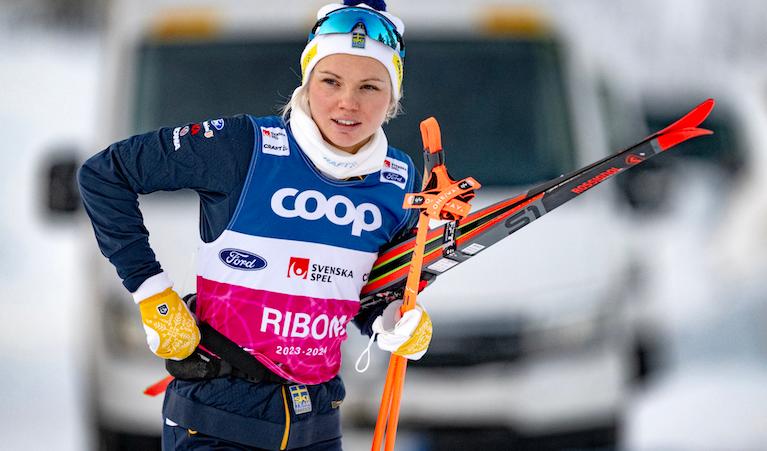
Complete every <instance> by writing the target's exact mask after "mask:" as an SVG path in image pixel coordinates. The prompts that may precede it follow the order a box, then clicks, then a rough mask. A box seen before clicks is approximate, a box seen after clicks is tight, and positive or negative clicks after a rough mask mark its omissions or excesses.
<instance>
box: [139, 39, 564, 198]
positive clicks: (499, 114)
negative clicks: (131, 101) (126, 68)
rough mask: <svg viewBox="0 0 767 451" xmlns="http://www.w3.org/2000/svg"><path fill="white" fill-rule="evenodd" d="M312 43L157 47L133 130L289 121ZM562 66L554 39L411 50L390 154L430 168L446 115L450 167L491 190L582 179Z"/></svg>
mask: <svg viewBox="0 0 767 451" xmlns="http://www.w3.org/2000/svg"><path fill="white" fill-rule="evenodd" d="M304 43H305V41H303V40H301V39H296V40H283V41H274V42H266V41H263V40H259V41H253V42H247V41H243V40H238V41H224V42H214V43H210V42H205V43H184V44H175V43H174V44H170V43H146V44H144V45H143V46H142V47H141V48H140V51H139V64H138V74H137V75H138V77H137V78H138V85H137V87H138V90H137V92H138V95H137V98H136V99H137V104H136V105H135V110H134V111H135V115H134V124H133V126H134V132H136V133H140V132H145V131H149V130H152V129H156V128H158V127H162V126H176V125H178V124H182V123H188V122H198V121H201V120H205V119H211V118H217V117H222V116H228V115H233V114H238V113H251V114H254V115H272V114H279V112H278V110H279V107H280V106H281V105H283V104H284V103H286V102H287V100H288V99H289V97H290V94H291V93H292V91H293V89H294V88H295V87H296V86H297V85H298V83H299V82H300V76H299V68H298V59H299V56H300V54H301V51H302V49H303V46H304ZM563 72H564V67H563V58H562V55H561V54H560V48H559V45H558V43H557V41H554V40H549V39H535V40H524V39H518V38H516V39H510V38H494V39H481V38H469V39H464V40H452V41H451V40H418V39H415V38H414V39H411V40H409V41H408V53H407V58H406V61H405V85H404V93H405V95H404V98H403V102H402V103H403V107H404V111H405V114H404V115H402V116H400V117H398V118H396V119H394V120H393V121H391V122H390V123H389V124H387V125H384V129H385V130H386V134H387V137H388V139H389V143H390V145H393V146H395V147H398V148H401V149H403V150H405V151H407V152H408V153H409V154H410V155H411V157H413V160H414V161H415V162H416V164H417V165H418V166H419V167H420V166H421V164H422V156H421V152H422V149H421V137H420V130H419V123H420V121H421V120H423V119H425V118H427V117H429V116H435V117H436V118H437V120H438V121H439V123H440V126H441V130H442V142H443V144H444V145H445V149H446V150H447V158H448V160H447V161H448V167H449V168H451V172H452V173H454V174H455V176H456V177H464V176H468V175H471V176H473V177H475V178H476V179H477V180H479V181H480V182H481V183H483V184H484V185H486V186H489V185H528V184H532V183H536V182H540V181H543V180H548V179H550V178H553V177H556V176H558V175H560V174H562V173H565V172H568V171H569V170H571V169H573V168H574V167H573V165H574V162H575V157H574V155H573V140H572V131H571V129H570V127H571V123H570V121H569V120H568V117H569V116H568V111H569V110H568V105H567V103H566V100H565V99H566V93H565V83H564V82H563V77H564V74H563Z"/></svg>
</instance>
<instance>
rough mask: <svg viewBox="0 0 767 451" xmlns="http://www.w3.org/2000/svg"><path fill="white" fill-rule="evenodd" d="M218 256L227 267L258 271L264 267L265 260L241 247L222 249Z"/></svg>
mask: <svg viewBox="0 0 767 451" xmlns="http://www.w3.org/2000/svg"><path fill="white" fill-rule="evenodd" d="M218 258H220V259H221V261H222V262H223V263H224V264H225V265H226V266H228V267H230V268H234V269H240V270H243V271H258V270H260V269H264V268H266V260H265V259H264V258H263V257H261V256H259V255H256V254H254V253H252V252H248V251H243V250H241V249H224V250H222V251H221V252H219V254H218Z"/></svg>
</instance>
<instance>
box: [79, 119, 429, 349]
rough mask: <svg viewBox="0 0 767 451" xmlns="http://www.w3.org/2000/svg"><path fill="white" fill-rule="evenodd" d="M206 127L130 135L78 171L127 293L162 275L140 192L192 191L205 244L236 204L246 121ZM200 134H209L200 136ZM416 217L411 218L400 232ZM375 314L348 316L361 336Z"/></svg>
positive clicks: (246, 145)
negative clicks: (195, 197)
mask: <svg viewBox="0 0 767 451" xmlns="http://www.w3.org/2000/svg"><path fill="white" fill-rule="evenodd" d="M211 122H212V121H208V122H206V123H203V124H188V125H186V126H183V127H176V128H161V129H159V130H156V131H153V132H149V133H145V134H142V135H136V136H133V137H131V138H128V139H126V140H123V141H119V142H117V143H114V144H112V145H111V146H109V147H108V148H106V149H105V150H103V151H101V152H99V153H97V154H96V155H94V156H93V157H91V158H90V159H88V160H87V161H86V162H85V163H84V164H83V166H82V167H81V168H80V171H79V173H78V183H79V186H80V193H81V196H82V200H83V204H84V205H85V210H86V212H87V213H88V216H89V217H90V219H91V222H92V225H93V230H94V233H95V235H96V240H97V241H98V245H99V248H100V249H101V252H102V253H103V254H104V256H106V257H107V258H108V259H109V261H110V262H111V263H112V264H113V265H114V266H115V268H116V269H117V274H118V275H119V276H120V278H121V279H122V281H123V285H124V286H125V288H127V289H128V290H129V291H131V292H133V291H136V290H137V289H138V287H139V286H140V285H141V284H142V283H143V282H144V281H145V280H146V279H148V278H149V277H151V276H154V275H156V274H159V273H160V272H161V271H162V268H161V267H160V263H159V262H158V261H157V258H156V257H155V254H154V252H153V251H152V249H151V248H150V247H149V232H148V231H147V229H146V227H145V226H144V222H143V217H142V215H141V212H140V210H139V205H138V195H139V194H148V193H152V192H155V191H175V190H179V189H192V190H194V191H195V192H197V194H198V195H199V197H200V236H201V238H202V240H203V241H204V242H206V243H207V242H211V241H214V240H215V239H216V238H217V237H218V236H219V235H220V234H221V233H222V232H223V231H224V229H225V228H226V225H227V224H228V223H229V221H230V219H231V217H232V215H233V213H234V211H235V209H236V207H237V203H238V201H239V198H240V193H241V191H242V188H243V185H244V183H245V176H246V175H247V171H248V167H249V163H250V159H251V156H252V152H253V146H254V142H255V132H254V129H253V124H252V123H251V121H250V120H249V119H248V117H247V116H245V115H238V116H234V117H229V118H226V119H223V126H221V127H220V129H218V127H215V128H214V127H213V125H211ZM219 124H220V123H219ZM206 132H207V133H208V134H210V133H212V136H209V137H206ZM415 186H420V181H416V185H415ZM416 220H417V217H416V216H415V215H413V220H412V221H411V223H410V224H408V226H407V227H405V228H404V229H403V233H404V232H405V231H407V230H409V229H410V228H412V227H413V226H414V225H415V222H416ZM368 310H369V309H368ZM374 313H376V314H377V313H378V312H367V311H366V312H365V314H366V315H365V316H366V318H364V319H362V318H356V319H355V323H356V324H357V325H358V326H361V329H362V330H363V333H367V334H368V335H369V334H370V329H369V325H370V324H369V323H372V321H368V318H371V319H372V318H374V317H375V316H373V314H374ZM368 315H370V316H368ZM365 326H368V327H365Z"/></svg>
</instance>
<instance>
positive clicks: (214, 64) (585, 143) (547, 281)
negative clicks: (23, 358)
mask: <svg viewBox="0 0 767 451" xmlns="http://www.w3.org/2000/svg"><path fill="white" fill-rule="evenodd" d="M398 3H400V2H397V1H391V2H389V7H390V8H391V10H392V11H396V13H397V14H398V15H400V17H401V18H402V19H403V20H404V21H405V23H406V24H407V25H408V31H407V32H406V36H405V39H406V42H407V47H408V49H407V52H408V58H407V62H406V68H405V70H406V72H407V76H406V77H405V82H404V83H405V85H404V91H405V97H404V108H405V111H406V114H405V115H404V116H403V117H401V118H398V119H396V120H394V121H393V122H392V123H391V124H389V125H387V126H385V128H386V132H387V136H388V138H389V142H390V143H391V144H392V145H394V146H397V147H400V148H403V149H405V150H408V151H409V152H410V153H411V155H412V156H413V158H414V160H415V161H416V162H417V164H418V165H420V164H421V149H420V145H421V144H420V143H421V139H420V136H419V128H418V123H419V122H420V121H421V120H422V119H424V118H425V117H427V116H430V115H436V116H437V118H438V120H439V122H440V124H441V128H442V133H443V135H442V136H443V142H444V143H445V146H446V149H447V155H448V163H447V164H448V166H449V167H450V169H451V171H452V172H453V173H454V174H455V175H456V176H461V177H462V176H468V175H471V176H474V177H475V178H476V179H478V180H479V181H480V182H481V183H482V184H483V185H484V188H483V189H482V190H481V191H480V193H479V196H478V198H477V199H476V201H475V203H474V205H475V208H476V207H481V206H484V205H487V204H489V203H492V202H495V201H498V200H500V199H503V198H507V197H510V196H512V195H515V194H518V193H519V192H522V191H524V190H525V189H526V188H528V187H529V186H531V185H533V184H536V183H539V182H543V181H546V180H548V179H551V178H554V177H557V176H559V175H560V174H563V173H566V172H568V171H570V170H572V169H575V168H577V167H581V166H584V165H585V164H588V163H591V162H593V161H595V160H597V159H599V158H601V157H603V156H605V155H606V154H607V153H608V151H612V150H616V149H609V146H608V135H607V133H606V130H605V129H606V127H609V126H611V125H614V122H613V123H611V122H610V121H608V119H611V118H608V117H606V113H605V110H604V108H603V107H604V106H605V105H609V104H610V103H611V102H614V101H618V100H619V99H621V98H622V97H621V96H622V94H621V92H620V91H619V90H617V91H615V92H608V93H609V95H607V96H606V97H605V98H602V99H601V100H602V103H600V97H599V94H598V92H597V85H598V83H597V69H596V68H595V67H591V65H590V60H589V58H588V55H587V54H585V53H584V52H582V51H581V50H580V49H579V48H578V47H577V45H576V41H574V38H575V36H570V35H565V34H564V33H565V32H563V31H559V30H558V28H557V27H556V26H554V25H553V24H552V23H549V22H547V21H546V20H544V19H543V18H542V17H541V16H540V15H539V14H538V13H537V12H536V11H534V10H531V9H529V8H521V7H499V6H494V2H491V1H488V2H472V3H471V4H464V3H463V2H453V3H445V2H433V1H422V2H418V3H416V4H410V5H407V8H405V7H404V5H402V4H398ZM174 5H177V2H172V1H167V2H142V3H141V4H140V5H139V4H137V3H136V2H122V1H115V2H113V4H112V12H111V20H110V25H109V28H108V31H109V34H108V36H107V39H106V44H105V45H106V46H107V47H106V55H107V59H108V62H107V66H106V68H105V71H106V74H107V75H106V77H105V85H104V86H103V89H102V92H101V98H102V99H103V108H102V114H101V117H102V118H103V121H102V135H101V136H100V138H99V143H98V145H97V146H96V149H98V148H103V147H104V146H106V145H108V144H109V143H111V142H113V141H115V140H117V139H121V138H124V137H126V136H130V135H132V134H135V133H140V132H145V131H149V130H152V129H155V128H158V127H161V126H175V125H178V124H181V123H191V122H196V121H201V120H206V119H211V118H217V117H222V116H227V115H232V114H237V113H241V112H252V113H255V114H270V113H272V114H279V113H278V111H279V108H278V107H279V106H280V105H282V104H284V103H285V102H286V101H287V100H288V98H289V96H290V94H291V92H292V90H293V89H294V88H295V87H296V86H297V85H298V84H299V82H300V80H299V75H298V73H297V71H298V68H297V67H298V64H297V60H298V56H299V55H300V53H301V50H302V49H303V46H304V45H305V39H306V30H308V29H309V28H310V26H311V24H312V23H313V21H314V16H313V11H314V10H315V8H313V7H309V6H307V5H306V4H305V2H299V1H286V2H284V3H283V4H282V5H281V7H280V8H279V9H276V8H275V9H266V8H253V7H251V6H245V5H243V4H242V2H235V1H225V2H219V3H217V4H216V6H215V7H210V8H198V7H195V6H189V5H185V6H174ZM318 6H319V4H318ZM548 12H550V13H552V14H553V13H554V11H553V10H552V11H548ZM603 75H604V74H603ZM602 88H603V90H604V89H606V90H608V91H609V90H610V89H612V86H611V84H610V83H609V82H607V83H603V86H602ZM466 93H472V94H466ZM603 94H605V92H603ZM605 99H607V100H605ZM605 102H606V103H605ZM612 119H614V118H612ZM639 127H641V124H636V127H631V126H627V129H633V130H636V129H638V128H639ZM613 138H615V136H613ZM631 142H632V141H631V140H626V141H624V142H623V143H621V144H622V146H625V145H627V144H629V143H631ZM94 151H95V149H94ZM89 153H92V152H89ZM615 191H616V188H615V186H611V184H605V185H604V186H602V185H600V186H599V187H598V188H595V189H594V190H592V192H590V193H589V194H588V195H587V196H586V198H585V199H578V200H575V201H573V202H572V203H571V204H570V205H568V206H566V207H563V208H562V209H561V210H559V211H557V213H556V215H552V216H551V217H547V218H544V219H542V220H541V221H539V222H537V223H536V224H535V226H533V227H530V228H526V229H525V230H523V231H520V232H519V233H518V234H517V235H515V237H514V238H512V239H509V240H506V241H504V242H502V243H499V244H498V245H496V246H494V247H493V248H490V249H487V250H485V251H483V254H484V255H483V256H482V257H479V258H477V259H476V260H475V261H473V262H472V263H471V264H467V265H462V266H461V267H459V268H456V269H454V270H453V271H451V272H450V273H449V274H446V275H445V276H443V277H440V278H439V279H438V280H437V281H436V282H435V283H434V285H433V286H432V287H430V288H429V289H428V290H427V291H425V292H424V294H423V295H422V297H421V300H422V302H423V303H424V304H425V305H426V306H427V308H428V309H429V311H430V312H431V314H432V317H433V319H434V323H435V336H434V340H433V343H432V347H431V349H430V351H429V353H428V354H427V357H426V358H424V359H423V360H422V361H420V362H418V363H414V364H412V365H411V368H412V369H411V371H409V372H408V377H407V383H406V386H405V387H406V388H405V394H404V402H403V406H402V416H401V419H402V420H401V424H402V425H403V428H411V429H412V430H413V431H417V432H418V433H421V434H422V436H423V437H424V438H423V439H422V440H423V443H424V445H423V446H428V447H429V449H456V446H457V445H456V444H457V443H460V442H459V441H460V440H469V439H470V441H469V442H467V443H472V444H473V445H474V446H480V447H482V446H484V449H492V448H493V447H498V446H508V444H509V443H513V442H514V440H525V441H526V442H527V443H534V444H535V443H539V444H540V445H541V446H539V448H544V443H548V444H549V445H545V446H553V447H556V446H560V445H561V446H609V445H610V444H613V443H614V441H615V434H616V428H617V425H618V423H619V416H620V409H621V406H622V401H623V399H624V397H625V394H626V393H627V383H628V381H629V379H630V378H631V374H630V373H631V372H632V368H633V366H632V365H633V364H632V363H631V360H632V359H633V358H634V353H633V351H634V348H635V347H634V345H633V343H632V342H631V340H632V337H633V335H632V334H631V333H627V330H626V329H627V325H626V323H625V315H624V308H625V302H623V298H624V296H625V291H626V290H625V287H626V283H627V281H628V280H629V279H630V277H629V274H630V271H631V270H632V266H631V262H630V259H628V258H627V254H626V252H625V250H626V248H625V244H626V243H625V236H624V233H623V231H624V224H623V222H622V221H621V220H620V218H619V216H620V212H621V211H623V209H622V208H620V207H621V206H623V205H624V204H625V202H623V201H622V200H616V199H619V197H618V196H616V195H615ZM140 203H141V208H142V212H143V214H144V216H145V220H146V225H147V228H148V230H149V231H150V234H151V235H150V242H151V244H152V247H153V249H154V250H155V251H156V254H157V257H158V260H159V261H160V262H161V263H162V265H163V268H164V269H165V270H166V271H167V272H168V273H169V274H170V276H171V278H172V279H173V280H175V281H176V286H175V288H176V289H177V290H178V291H179V292H180V293H184V292H189V291H193V290H194V289H195V285H194V283H195V282H194V274H195V272H194V263H193V262H194V255H193V249H194V248H195V247H196V243H199V236H198V232H197V209H196V208H195V205H196V203H197V199H196V197H195V195H194V194H193V193H188V192H179V193H158V194H153V195H151V196H148V197H141V199H140ZM91 250H92V251H93V252H92V256H91V258H90V259H89V260H88V263H87V266H86V267H87V268H89V269H88V271H87V274H88V279H89V280H88V282H89V285H88V286H89V287H91V292H90V293H89V296H90V297H91V298H92V300H91V302H90V305H93V308H92V309H91V310H90V312H89V313H90V314H91V315H92V318H91V319H90V321H91V322H92V323H93V324H99V325H101V328H100V329H97V330H96V336H94V337H92V338H91V342H92V343H95V344H96V349H95V350H94V351H93V359H92V363H93V378H94V386H93V392H92V394H93V403H92V404H93V413H94V419H95V421H96V423H97V426H98V431H99V437H100V438H99V446H100V448H102V449H120V448H121V447H122V448H128V449H139V448H141V447H144V446H156V443H155V442H148V441H146V440H145V439H149V438H152V437H157V436H159V432H160V428H161V425H162V418H161V414H160V412H161V399H150V398H147V397H146V396H144V395H142V391H143V389H144V388H145V387H146V386H147V385H149V384H150V383H152V382H154V381H155V380H156V379H159V378H161V377H164V375H165V373H164V368H163V363H162V361H160V360H159V359H157V358H155V357H154V356H153V355H152V354H151V353H150V352H149V351H148V350H147V349H146V343H145V337H144V332H143V329H142V328H141V322H140V318H139V313H138V309H136V307H135V305H134V304H133V302H132V300H131V298H130V295H129V294H128V293H127V292H126V291H125V289H124V288H123V287H122V286H121V284H120V283H119V280H118V278H117V276H116V275H115V271H114V269H113V268H112V267H111V266H110V265H109V264H108V263H107V261H106V260H105V259H104V258H103V257H102V256H101V255H99V254H98V251H97V248H96V245H95V243H93V246H92V249H91ZM350 335H351V336H352V338H351V339H350V341H349V343H347V345H346V346H345V352H346V353H347V354H346V357H347V361H346V365H345V369H344V372H345V375H346V378H345V380H346V382H347V389H348V393H349V396H347V400H346V401H345V407H344V408H345V410H344V418H345V421H346V423H347V425H349V426H350V427H351V426H363V427H369V426H370V424H372V422H374V420H375V415H376V412H377V409H378V402H379V396H380V390H381V387H382V385H383V382H382V380H383V375H384V374H385V367H384V362H383V361H384V360H385V359H384V358H383V357H382V356H381V354H380V353H376V355H375V356H374V362H373V365H371V368H370V369H369V370H368V372H367V373H366V374H364V375H358V374H351V373H350V371H351V368H352V367H353V362H354V357H356V354H357V353H358V352H359V351H361V350H362V349H363V347H364V341H365V340H364V338H362V337H359V336H358V334H356V333H355V331H353V330H351V329H350ZM352 355H354V356H352ZM594 387H599V389H598V390H594ZM480 432H481V434H480ZM416 435H417V436H420V435H418V434H416ZM459 436H460V437H459ZM415 441H416V442H417V440H415ZM480 444H484V445H480ZM499 444H501V445H499ZM451 447H452V448H451ZM459 447H462V445H461V446H459Z"/></svg>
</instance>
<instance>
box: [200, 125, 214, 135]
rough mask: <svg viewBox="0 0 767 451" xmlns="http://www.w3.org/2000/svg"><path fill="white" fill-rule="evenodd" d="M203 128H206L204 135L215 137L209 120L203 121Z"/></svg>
mask: <svg viewBox="0 0 767 451" xmlns="http://www.w3.org/2000/svg"><path fill="white" fill-rule="evenodd" d="M202 128H204V129H205V133H204V134H203V136H205V137H206V138H212V137H213V130H211V128H210V122H208V121H205V122H203V123H202Z"/></svg>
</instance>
